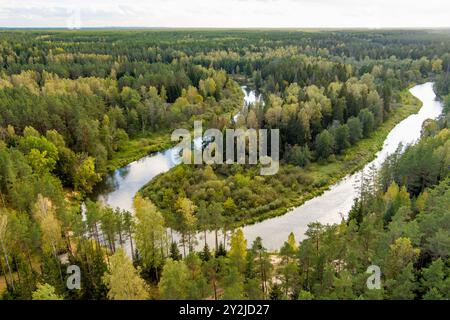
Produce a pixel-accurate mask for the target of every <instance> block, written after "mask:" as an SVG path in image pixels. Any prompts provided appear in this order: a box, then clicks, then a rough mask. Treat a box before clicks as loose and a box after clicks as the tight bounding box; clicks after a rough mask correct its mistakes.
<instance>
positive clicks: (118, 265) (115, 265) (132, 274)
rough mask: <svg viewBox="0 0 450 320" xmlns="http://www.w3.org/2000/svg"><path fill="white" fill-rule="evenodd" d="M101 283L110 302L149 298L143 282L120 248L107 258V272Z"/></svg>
mask: <svg viewBox="0 0 450 320" xmlns="http://www.w3.org/2000/svg"><path fill="white" fill-rule="evenodd" d="M103 282H104V283H105V285H106V287H107V288H108V299H111V300H145V299H147V298H148V297H149V294H148V291H147V288H146V284H145V282H144V280H143V279H142V278H140V277H139V273H138V271H137V270H136V269H135V268H134V267H133V264H132V263H131V260H130V259H129V258H128V257H127V256H126V254H125V251H124V250H123V249H122V248H120V249H119V250H117V251H116V252H115V253H114V254H113V255H112V256H111V257H110V258H109V270H108V272H106V273H105V275H104V276H103Z"/></svg>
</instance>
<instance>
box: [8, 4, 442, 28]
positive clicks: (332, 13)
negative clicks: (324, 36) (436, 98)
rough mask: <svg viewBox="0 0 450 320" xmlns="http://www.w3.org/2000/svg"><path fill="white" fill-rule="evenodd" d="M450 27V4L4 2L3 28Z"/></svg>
mask: <svg viewBox="0 0 450 320" xmlns="http://www.w3.org/2000/svg"><path fill="white" fill-rule="evenodd" d="M108 26H118V27H217V28H252V27H253V28H264V27H267V28H307V27H309V28H316V27H322V28H325V27H329V28H339V27H366V28H382V27H395V28H411V27H412V28H416V27H418V28H420V27H450V1H448V0H421V1H418V0H397V1H396V0H362V1H361V0H360V1H357V0H338V1H333V0H147V1H138V0H77V1H68V0H59V1H57V0H0V27H71V28H73V27H76V28H78V27H108Z"/></svg>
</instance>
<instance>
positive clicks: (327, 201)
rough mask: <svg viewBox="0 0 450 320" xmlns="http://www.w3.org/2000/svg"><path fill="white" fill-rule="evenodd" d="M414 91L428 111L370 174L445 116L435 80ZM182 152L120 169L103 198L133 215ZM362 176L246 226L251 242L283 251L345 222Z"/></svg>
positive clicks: (389, 143) (390, 144)
mask: <svg viewBox="0 0 450 320" xmlns="http://www.w3.org/2000/svg"><path fill="white" fill-rule="evenodd" d="M242 89H243V91H244V94H245V105H244V108H245V107H246V105H248V104H250V103H254V102H255V101H256V100H257V99H258V98H257V96H255V93H254V92H252V91H247V90H245V89H246V88H245V87H243V88H242ZM410 92H411V93H412V94H413V95H414V96H415V97H417V98H418V99H420V100H421V101H422V103H423V106H422V108H421V109H420V111H419V112H418V113H417V114H413V115H411V116H409V117H407V118H406V119H404V120H403V121H401V122H400V123H398V124H397V125H396V126H395V127H394V128H393V129H392V131H391V132H390V133H389V135H388V136H387V138H386V140H385V142H384V145H383V148H382V150H381V151H379V152H378V153H377V155H376V157H375V159H374V160H373V161H372V162H371V163H369V164H367V165H366V166H365V167H364V169H362V170H367V169H368V168H369V167H371V166H372V165H374V166H375V167H379V166H380V164H381V163H382V162H383V161H384V160H385V159H386V157H387V156H388V155H389V154H391V153H393V152H394V151H395V150H396V149H397V147H398V145H399V144H400V143H402V144H403V145H406V144H411V143H414V142H416V141H417V140H418V139H419V137H420V132H421V128H422V123H423V122H424V121H425V120H426V119H435V118H437V117H439V115H440V114H441V113H442V105H441V103H440V102H438V101H436V100H435V99H436V95H435V93H434V91H433V84H432V83H431V82H428V83H425V84H421V85H416V86H415V87H413V88H411V89H410ZM238 115H239V114H237V115H236V116H235V117H234V118H233V119H234V121H236V120H237V117H238ZM197 143H198V141H197ZM179 151H180V150H179V149H178V148H177V147H174V148H170V149H167V150H165V151H163V152H159V153H156V154H153V155H149V156H146V157H144V158H142V159H140V160H138V161H135V162H132V163H130V164H129V165H127V166H125V167H123V168H120V169H118V170H116V171H114V172H113V173H112V174H110V175H109V176H108V177H107V178H106V179H105V185H106V186H107V188H106V190H107V191H105V192H103V193H101V194H100V196H99V199H100V200H102V201H103V202H105V203H106V204H108V205H110V206H112V207H119V208H121V209H126V210H130V211H132V202H133V198H134V196H135V194H136V192H137V191H138V190H139V189H140V188H141V187H143V186H144V185H145V184H146V183H148V182H149V181H150V180H151V179H153V178H154V177H155V176H156V175H158V174H160V173H164V172H166V171H168V170H169V169H171V168H172V167H174V166H176V165H177V164H179V163H180V160H179V156H178V155H179ZM360 176H361V171H359V172H356V173H354V174H352V175H349V176H347V177H345V178H344V179H342V180H341V181H339V182H338V183H336V184H334V185H332V186H331V187H330V188H329V189H328V190H327V191H325V192H324V193H323V194H322V195H320V196H318V197H315V198H313V199H311V200H309V201H307V202H305V203H304V204H303V205H301V206H299V207H296V208H293V209H291V210H290V211H289V212H287V213H286V214H284V215H282V216H279V217H275V218H272V219H267V220H265V221H262V222H259V223H256V224H253V225H248V226H245V227H244V228H243V230H244V234H245V236H246V238H247V242H248V244H251V243H252V242H253V240H254V239H255V238H256V237H257V236H260V237H261V238H262V239H263V243H264V245H265V247H266V248H267V249H269V250H277V249H279V248H280V247H281V246H282V245H283V243H284V241H286V239H287V237H288V235H289V233H290V232H294V234H295V236H296V239H297V240H301V239H303V238H304V237H305V236H304V233H305V231H306V230H307V226H308V224H309V223H311V222H315V221H317V222H321V223H324V224H332V223H338V222H340V221H341V217H342V216H344V217H345V216H346V214H347V213H348V211H349V210H350V208H351V206H352V203H353V199H354V198H355V197H356V195H357V191H356V183H357V181H358V179H359V178H360ZM207 241H208V243H210V245H213V243H214V242H213V235H212V233H210V234H208V235H207ZM199 243H202V242H201V241H200V242H199Z"/></svg>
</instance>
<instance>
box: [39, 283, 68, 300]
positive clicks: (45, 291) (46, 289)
mask: <svg viewBox="0 0 450 320" xmlns="http://www.w3.org/2000/svg"><path fill="white" fill-rule="evenodd" d="M33 300H63V298H62V297H61V296H59V295H57V294H56V292H55V288H54V287H53V286H51V285H49V284H47V283H45V284H38V285H37V289H36V291H34V292H33Z"/></svg>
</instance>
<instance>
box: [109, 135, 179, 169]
mask: <svg viewBox="0 0 450 320" xmlns="http://www.w3.org/2000/svg"><path fill="white" fill-rule="evenodd" d="M172 145H173V142H172V141H171V140H170V133H169V131H166V132H158V133H151V134H148V135H146V136H144V137H138V138H134V139H131V140H129V141H128V142H127V143H126V144H124V145H123V146H121V147H120V150H119V151H117V152H116V153H114V156H113V158H112V159H111V160H109V161H108V164H107V165H106V169H107V171H108V172H110V171H114V170H116V169H118V168H120V167H123V166H125V165H127V164H129V163H130V162H133V161H136V160H138V159H140V158H142V157H145V156H146V155H149V154H151V153H154V152H158V151H161V150H164V149H166V148H169V147H170V146H172Z"/></svg>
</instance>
